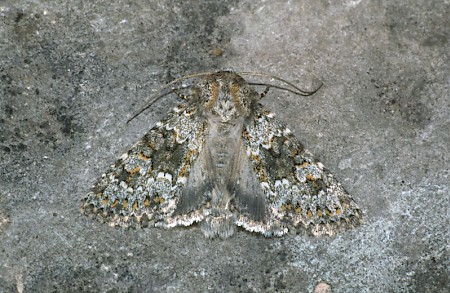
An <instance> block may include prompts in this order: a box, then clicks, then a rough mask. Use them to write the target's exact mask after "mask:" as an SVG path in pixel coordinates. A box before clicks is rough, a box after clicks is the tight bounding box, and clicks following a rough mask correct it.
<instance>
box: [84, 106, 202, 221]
mask: <svg viewBox="0 0 450 293" xmlns="http://www.w3.org/2000/svg"><path fill="white" fill-rule="evenodd" d="M204 127H205V124H204V121H203V120H202V119H201V118H200V116H199V115H197V113H196V108H195V107H187V106H178V107H175V108H174V109H173V110H172V111H171V112H170V113H169V114H168V116H167V117H166V118H165V119H163V120H162V121H161V122H158V123H157V124H156V126H155V127H153V128H152V129H151V130H150V131H149V132H148V133H147V134H146V135H145V136H144V137H143V138H142V139H141V140H139V141H138V142H137V143H136V144H135V145H134V146H133V147H131V148H130V149H129V150H128V151H127V153H125V154H124V155H122V157H121V158H120V159H119V160H117V161H116V162H115V163H114V164H113V165H111V167H110V168H109V169H108V170H107V171H106V172H105V174H103V175H102V177H101V178H100V179H99V180H98V181H97V182H96V183H95V185H94V186H93V187H92V189H91V191H90V192H89V193H88V194H87V196H86V197H85V198H84V199H83V203H82V210H83V212H84V213H85V214H86V215H92V216H93V217H95V218H97V219H98V220H100V221H101V222H106V223H109V224H110V225H111V226H136V225H137V226H152V225H154V224H158V223H167V222H170V223H171V224H172V226H177V225H189V224H191V223H192V222H195V221H197V220H200V219H199V218H198V217H195V215H189V213H186V214H184V218H180V215H177V209H178V203H179V201H180V197H181V195H182V192H183V190H184V189H185V188H186V185H187V181H188V178H189V175H190V172H191V169H192V167H193V165H194V164H195V162H196V160H197V158H198V156H199V154H200V152H201V148H202V144H203V133H204ZM200 204H201V202H195V205H196V206H195V207H187V208H186V210H189V211H192V210H195V209H197V208H198V206H199V205H200Z"/></svg>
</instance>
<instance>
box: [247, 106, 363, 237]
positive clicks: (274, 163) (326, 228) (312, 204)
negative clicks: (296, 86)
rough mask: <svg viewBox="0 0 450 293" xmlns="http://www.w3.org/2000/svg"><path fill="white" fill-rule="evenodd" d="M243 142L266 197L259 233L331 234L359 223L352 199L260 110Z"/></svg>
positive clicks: (357, 210)
mask: <svg viewBox="0 0 450 293" xmlns="http://www.w3.org/2000/svg"><path fill="white" fill-rule="evenodd" d="M243 139H244V142H245V146H246V151H247V155H248V158H249V160H250V161H251V163H252V166H253V170H254V172H255V175H256V178H257V180H258V181H259V187H260V188H261V190H262V191H263V192H264V194H265V205H266V210H267V211H268V212H267V215H266V217H265V219H264V221H263V222H264V223H261V225H263V227H266V228H264V229H265V231H262V233H263V234H265V235H271V234H275V235H281V234H284V233H285V232H287V231H288V230H289V231H290V232H301V230H305V231H307V232H308V233H309V234H312V235H315V236H320V235H333V234H335V233H336V232H339V231H342V230H346V229H348V228H351V227H354V226H356V225H358V224H359V222H360V219H361V211H360V209H359V207H358V206H357V204H356V203H355V202H354V201H353V199H352V198H351V196H350V195H349V194H348V193H347V192H346V191H345V190H344V188H343V187H342V186H341V185H340V184H339V183H338V182H337V181H336V179H335V178H334V177H333V175H332V174H331V173H330V172H329V171H328V170H327V169H325V168H324V166H323V165H322V164H321V163H320V162H318V161H317V160H315V159H314V158H313V156H312V155H311V154H310V153H309V152H308V151H307V150H305V149H304V147H303V146H302V144H301V143H299V142H298V141H297V139H296V138H295V137H294V136H293V134H292V133H291V132H290V131H289V130H288V129H287V128H286V127H284V126H283V125H282V124H280V123H278V122H277V121H276V120H275V119H274V115H273V114H272V113H270V112H269V111H267V110H265V109H263V108H262V107H261V108H258V109H257V110H256V111H255V114H254V116H253V117H252V119H251V120H249V121H248V123H247V124H246V125H245V127H244V131H243ZM243 226H244V228H245V225H243ZM264 229H263V230H264Z"/></svg>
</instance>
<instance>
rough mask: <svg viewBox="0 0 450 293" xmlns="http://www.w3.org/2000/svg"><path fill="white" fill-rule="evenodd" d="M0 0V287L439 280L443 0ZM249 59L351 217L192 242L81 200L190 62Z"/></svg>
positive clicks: (444, 280)
mask: <svg viewBox="0 0 450 293" xmlns="http://www.w3.org/2000/svg"><path fill="white" fill-rule="evenodd" d="M16 2H17V1H12V0H11V1H2V2H0V57H1V58H0V158H1V159H0V223H1V224H0V225H1V226H0V233H1V234H0V292H51V291H55V292H64V291H65V292H71V291H74V292H142V291H147V292H206V291H209V292H211V291H229V292H237V291H239V292H261V291H268V292H273V291H276V290H278V291H279V292H312V291H313V290H314V288H315V286H316V285H317V284H318V283H320V282H325V283H327V284H329V285H330V286H331V288H332V290H333V292H374V291H382V292H448V291H449V289H450V288H449V287H450V286H449V277H448V276H449V275H450V273H449V271H448V268H449V266H450V263H449V260H448V259H449V244H448V239H449V238H450V235H449V234H450V232H449V229H448V226H449V214H448V210H449V206H450V203H449V183H448V182H449V178H448V177H449V167H448V166H449V165H450V162H449V150H448V145H449V141H450V137H449V136H450V121H449V117H450V113H449V82H450V76H449V72H450V68H449V67H450V66H449V52H450V48H449V47H450V45H449V33H448V27H450V20H449V18H448V15H449V13H450V3H449V2H448V1H438V0H436V1H401V3H399V1H355V0H352V1H350V0H348V1H340V2H339V3H334V2H332V1H288V2H285V3H280V2H279V1H220V2H219V1H195V2H194V1H192V2H191V1H182V2H179V1H115V2H114V4H113V3H112V2H111V1H95V2H91V1H70V2H67V1H51V2H50V3H48V1H20V4H17V3H16ZM225 68H229V69H233V70H235V71H244V70H245V71H249V70H253V71H263V72H270V73H272V74H275V75H277V76H280V77H283V78H287V79H289V80H292V81H294V82H295V83H296V84H299V85H301V86H302V87H303V88H305V89H311V88H313V87H314V85H315V84H316V83H317V81H318V80H320V81H323V83H324V86H323V87H322V89H321V90H320V91H319V92H318V93H317V94H315V95H314V96H312V97H308V98H301V97H297V96H295V95H291V94H289V93H287V92H280V91H276V90H273V91H271V92H270V93H269V94H268V96H267V97H266V99H265V104H266V105H267V107H268V108H270V109H271V110H272V111H273V112H275V113H276V114H277V115H278V118H279V119H280V120H282V121H284V122H286V123H287V124H288V125H289V126H290V128H291V130H292V131H293V132H294V133H295V134H296V136H297V137H299V139H300V140H301V141H302V142H303V143H304V144H305V146H306V147H307V148H308V149H309V150H311V151H312V152H313V153H314V154H316V155H317V156H318V157H319V158H320V159H321V161H322V162H323V163H324V164H325V165H326V166H327V167H328V168H329V169H331V171H332V172H333V173H334V174H335V176H336V177H337V179H338V180H340V182H341V183H342V184H343V186H344V187H345V188H346V189H347V190H348V191H349V192H350V194H352V196H353V198H354V199H355V200H356V201H357V202H358V204H359V206H360V207H361V208H363V210H364V212H365V223H364V224H363V225H362V226H360V227H359V228H357V229H354V230H351V231H347V232H345V233H342V234H339V235H338V236H336V237H333V238H329V237H323V238H308V237H299V236H290V237H285V238H281V239H279V238H275V239H265V238H263V237H260V236H256V235H253V234H251V233H246V232H238V233H237V234H236V235H235V236H234V237H233V238H230V239H227V240H226V241H222V240H213V241H211V240H208V239H205V238H204V237H203V236H202V235H201V232H200V230H199V229H198V228H196V227H193V228H189V229H176V230H167V231H166V230H159V229H151V230H148V229H147V230H132V229H121V228H112V227H109V226H107V225H104V224H101V223H98V222H95V221H93V220H91V219H89V218H87V217H85V216H84V215H82V214H81V213H80V211H79V206H80V199H81V198H82V197H83V195H84V194H85V193H86V192H87V191H88V189H89V187H90V186H91V185H92V184H93V183H94V181H95V180H96V178H97V177H98V176H99V175H100V174H101V173H103V172H104V171H105V170H106V168H107V167H108V166H109V165H110V164H111V163H112V162H114V160H115V159H117V158H118V156H120V154H122V153H123V152H124V151H126V150H127V149H128V148H129V147H130V146H131V145H133V144H134V142H136V141H137V140H138V139H139V138H140V137H141V136H142V135H143V134H144V133H145V132H146V131H147V130H148V129H149V128H150V127H151V126H153V125H154V124H155V123H156V121H158V120H160V119H161V118H162V117H163V116H164V113H166V112H167V111H169V110H170V108H171V107H172V106H173V105H174V104H175V98H174V97H167V98H165V99H163V100H161V101H160V102H159V103H157V104H156V105H155V106H154V107H153V108H151V109H150V110H148V111H147V112H146V113H145V114H144V115H141V116H140V117H139V118H138V119H137V120H135V121H133V122H132V123H131V124H126V120H127V119H128V118H130V117H131V115H132V114H133V113H134V112H135V111H137V110H138V109H139V108H140V107H142V106H143V105H144V104H145V101H146V99H147V98H148V97H149V96H150V95H151V94H152V93H154V91H155V90H156V89H158V88H159V87H160V86H161V85H162V84H164V83H165V82H168V81H170V80H171V79H173V78H174V77H178V76H181V75H183V74H186V73H190V72H198V71H203V70H212V71H215V70H217V69H225Z"/></svg>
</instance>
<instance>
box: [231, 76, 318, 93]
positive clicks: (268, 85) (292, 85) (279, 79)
mask: <svg viewBox="0 0 450 293" xmlns="http://www.w3.org/2000/svg"><path fill="white" fill-rule="evenodd" d="M238 74H239V75H252V76H263V77H269V78H273V79H275V80H278V81H281V82H282V83H285V84H287V85H289V86H290V87H292V88H293V89H290V88H288V87H283V86H279V85H271V84H267V83H257V82H249V83H248V84H250V85H256V86H258V85H261V86H262V85H265V86H266V89H267V87H273V88H276V89H280V90H285V91H288V92H290V93H293V94H296V95H299V96H305V97H306V96H311V95H313V94H314V93H316V92H317V91H318V90H319V89H320V88H321V87H322V85H323V83H322V82H321V83H320V85H319V86H318V87H317V88H316V89H315V90H313V91H305V90H302V89H301V88H299V87H298V86H296V85H295V84H293V83H292V82H289V81H287V80H285V79H282V78H280V77H278V76H274V75H271V74H266V73H259V72H251V71H250V72H239V73H238Z"/></svg>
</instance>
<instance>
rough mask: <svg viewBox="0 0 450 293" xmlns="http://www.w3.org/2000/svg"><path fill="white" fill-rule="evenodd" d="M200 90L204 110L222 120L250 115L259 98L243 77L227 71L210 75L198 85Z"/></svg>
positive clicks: (208, 115) (212, 116) (208, 114)
mask: <svg viewBox="0 0 450 293" xmlns="http://www.w3.org/2000/svg"><path fill="white" fill-rule="evenodd" d="M198 91H199V96H200V97H201V100H200V101H201V105H202V107H203V109H202V110H203V112H204V113H205V114H206V116H207V117H209V118H211V119H213V120H215V121H221V122H229V121H233V120H236V119H238V118H239V117H247V116H249V115H250V114H251V109H252V108H253V105H254V104H255V103H256V102H257V101H258V98H259V95H258V93H257V92H256V91H255V90H254V89H253V88H252V87H251V86H250V85H249V84H248V83H247V82H246V81H245V80H244V79H243V78H242V77H240V76H239V75H237V74H235V73H233V72H226V71H222V72H218V73H215V74H211V75H209V76H208V77H207V78H206V79H205V80H204V81H203V82H202V83H200V84H199V85H198Z"/></svg>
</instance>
